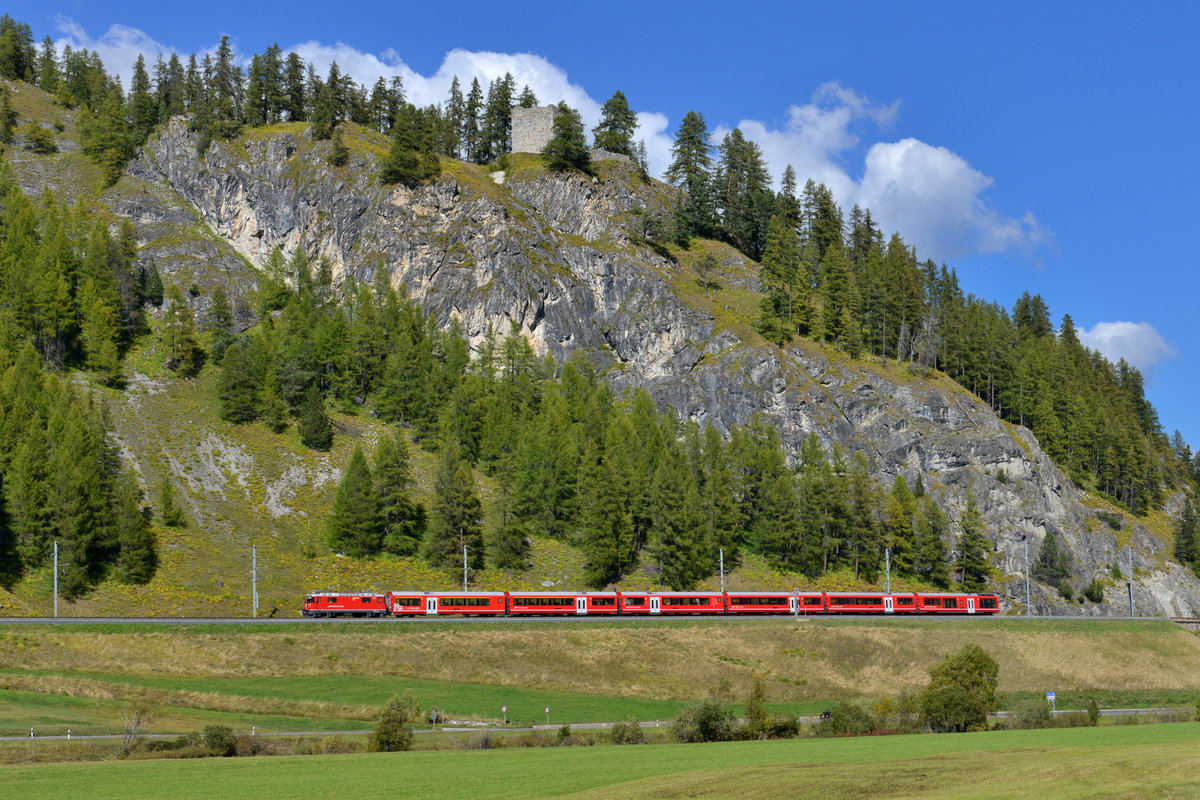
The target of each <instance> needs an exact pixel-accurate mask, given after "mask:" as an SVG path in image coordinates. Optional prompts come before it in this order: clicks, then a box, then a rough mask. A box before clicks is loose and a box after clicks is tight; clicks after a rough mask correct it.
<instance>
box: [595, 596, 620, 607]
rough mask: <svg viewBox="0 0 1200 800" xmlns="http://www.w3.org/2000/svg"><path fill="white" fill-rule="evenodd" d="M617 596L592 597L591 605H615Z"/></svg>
mask: <svg viewBox="0 0 1200 800" xmlns="http://www.w3.org/2000/svg"><path fill="white" fill-rule="evenodd" d="M616 604H617V598H615V597H593V598H592V605H594V606H615V605H616Z"/></svg>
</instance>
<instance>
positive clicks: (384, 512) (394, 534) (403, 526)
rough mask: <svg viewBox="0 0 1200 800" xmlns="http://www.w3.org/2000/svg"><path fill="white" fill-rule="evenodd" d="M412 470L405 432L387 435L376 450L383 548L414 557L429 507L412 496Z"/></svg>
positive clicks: (376, 477)
mask: <svg viewBox="0 0 1200 800" xmlns="http://www.w3.org/2000/svg"><path fill="white" fill-rule="evenodd" d="M412 488H413V477H412V467H411V465H410V462H409V453H408V440H407V438H406V437H405V436H404V434H402V433H395V434H393V435H392V436H385V437H383V438H382V439H380V440H379V444H378V445H377V446H376V448H375V494H376V496H377V497H378V498H379V516H380V523H381V524H382V533H383V549H384V550H386V551H387V552H389V553H392V554H393V555H398V556H411V555H414V554H415V553H416V552H417V550H418V549H419V548H420V546H421V542H422V540H423V538H424V536H425V508H424V506H422V505H421V504H420V503H418V502H416V501H415V500H413V499H412V497H411V494H410V493H411V491H412Z"/></svg>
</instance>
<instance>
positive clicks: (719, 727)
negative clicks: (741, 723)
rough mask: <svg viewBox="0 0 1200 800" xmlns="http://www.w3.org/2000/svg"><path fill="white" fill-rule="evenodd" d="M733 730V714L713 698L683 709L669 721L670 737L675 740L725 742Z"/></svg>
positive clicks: (731, 735)
mask: <svg viewBox="0 0 1200 800" xmlns="http://www.w3.org/2000/svg"><path fill="white" fill-rule="evenodd" d="M733 732H734V720H733V714H731V713H730V711H729V709H728V708H726V707H725V705H724V704H723V703H720V702H717V701H715V700H707V701H705V702H703V703H698V704H696V705H694V706H692V707H691V708H686V709H684V710H683V711H682V712H680V714H679V716H678V717H676V718H675V721H674V722H673V723H671V738H673V739H674V740H675V741H677V742H727V741H729V740H731V739H732V738H733Z"/></svg>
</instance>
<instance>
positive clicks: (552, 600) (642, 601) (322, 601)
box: [300, 591, 1000, 617]
mask: <svg viewBox="0 0 1200 800" xmlns="http://www.w3.org/2000/svg"><path fill="white" fill-rule="evenodd" d="M999 611H1000V598H999V597H997V596H996V595H981V594H956V593H952V592H937V593H925V592H898V593H878V592H705V591H698V592H632V591H630V592H541V591H531V592H418V591H397V592H388V593H387V594H373V593H364V592H354V593H339V592H314V593H312V594H310V595H308V596H307V597H305V599H304V606H303V608H302V609H301V611H300V613H301V615H302V616H305V617H384V616H393V617H417V616H439V617H451V616H485V617H498V616H509V617H522V616H589V617H592V616H606V615H622V616H626V615H628V616H659V615H678V614H728V615H731V616H744V615H748V614H768V615H771V614H773V615H784V614H792V615H807V614H835V615H843V614H976V615H984V616H990V615H992V614H996V613H998V612H999Z"/></svg>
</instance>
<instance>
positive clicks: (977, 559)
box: [957, 492, 991, 592]
mask: <svg viewBox="0 0 1200 800" xmlns="http://www.w3.org/2000/svg"><path fill="white" fill-rule="evenodd" d="M960 525H961V527H962V535H961V536H959V539H958V563H957V567H958V582H959V583H960V584H961V585H962V588H963V589H964V590H965V591H968V592H982V591H983V590H984V589H985V588H986V587H987V581H988V577H989V572H990V571H989V569H988V562H987V553H988V550H990V549H991V543H990V542H989V541H988V538H987V536H986V535H985V534H984V530H983V520H982V519H981V518H980V516H979V509H978V508H977V507H976V505H975V494H974V493H973V492H968V493H967V510H966V511H965V512H964V513H963V517H962V521H961V522H960Z"/></svg>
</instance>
